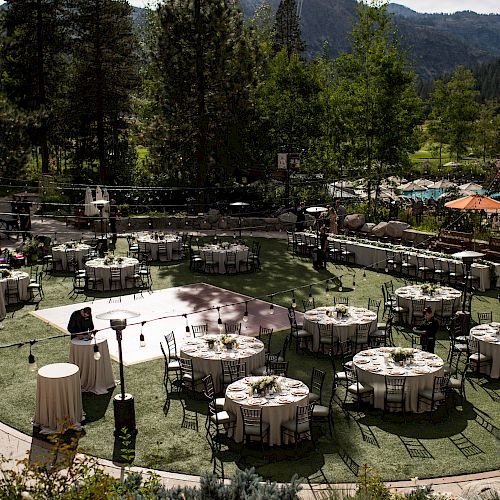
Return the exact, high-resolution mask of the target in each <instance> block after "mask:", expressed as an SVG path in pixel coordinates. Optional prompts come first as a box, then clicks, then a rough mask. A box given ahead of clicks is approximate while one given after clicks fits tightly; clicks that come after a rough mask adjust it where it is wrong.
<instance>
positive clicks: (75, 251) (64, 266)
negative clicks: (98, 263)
mask: <svg viewBox="0 0 500 500" xmlns="http://www.w3.org/2000/svg"><path fill="white" fill-rule="evenodd" d="M89 251H90V246H89V245H85V244H84V243H79V244H77V245H76V246H74V247H72V248H68V247H67V246H66V245H58V246H56V247H52V256H53V257H54V259H57V260H61V268H60V269H61V270H63V271H67V270H68V259H69V258H71V257H72V256H74V257H75V259H76V261H77V262H78V269H83V258H84V257H85V255H88V253H89ZM58 269H59V268H58Z"/></svg>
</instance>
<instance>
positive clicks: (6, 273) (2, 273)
mask: <svg viewBox="0 0 500 500" xmlns="http://www.w3.org/2000/svg"><path fill="white" fill-rule="evenodd" d="M10 275H11V272H10V271H9V269H0V276H1V277H2V278H8V277H9V276H10Z"/></svg>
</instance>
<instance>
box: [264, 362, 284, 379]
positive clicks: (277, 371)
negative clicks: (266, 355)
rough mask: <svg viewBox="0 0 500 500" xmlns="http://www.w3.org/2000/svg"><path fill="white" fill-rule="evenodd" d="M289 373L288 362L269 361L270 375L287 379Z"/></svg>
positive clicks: (268, 371) (268, 369)
mask: <svg viewBox="0 0 500 500" xmlns="http://www.w3.org/2000/svg"><path fill="white" fill-rule="evenodd" d="M287 373H288V361H269V363H268V365H267V374H268V375H278V376H281V377H286V376H287Z"/></svg>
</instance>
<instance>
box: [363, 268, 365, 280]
mask: <svg viewBox="0 0 500 500" xmlns="http://www.w3.org/2000/svg"><path fill="white" fill-rule="evenodd" d="M363 281H366V268H365V269H363Z"/></svg>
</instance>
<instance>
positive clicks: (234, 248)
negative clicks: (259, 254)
mask: <svg viewBox="0 0 500 500" xmlns="http://www.w3.org/2000/svg"><path fill="white" fill-rule="evenodd" d="M228 252H232V253H235V252H236V269H238V268H239V266H240V262H246V261H247V258H248V247H247V246H245V245H231V246H230V247H229V248H221V247H220V246H219V245H208V246H205V247H203V248H201V249H200V256H201V258H202V259H204V258H205V256H206V255H207V254H209V253H212V256H213V260H214V261H215V262H219V271H218V272H219V273H220V274H225V273H226V254H227V253H228Z"/></svg>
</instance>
